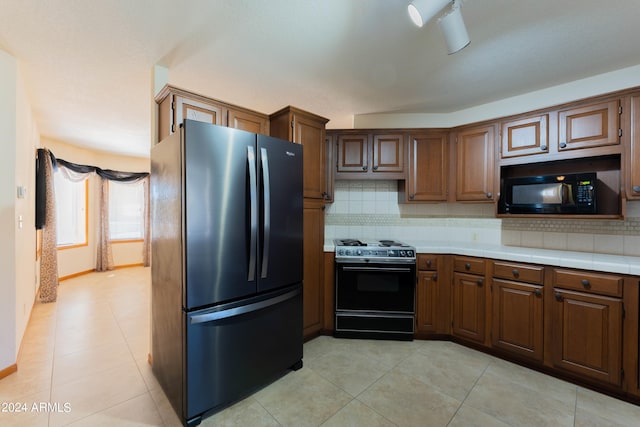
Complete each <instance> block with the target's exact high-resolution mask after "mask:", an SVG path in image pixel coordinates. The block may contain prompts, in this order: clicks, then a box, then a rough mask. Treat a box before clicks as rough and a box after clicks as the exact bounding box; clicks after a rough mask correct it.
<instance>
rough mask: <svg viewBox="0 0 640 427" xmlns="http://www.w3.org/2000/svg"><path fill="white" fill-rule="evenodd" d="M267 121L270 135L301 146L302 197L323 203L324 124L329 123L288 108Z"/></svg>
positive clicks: (326, 120)
mask: <svg viewBox="0 0 640 427" xmlns="http://www.w3.org/2000/svg"><path fill="white" fill-rule="evenodd" d="M269 118H270V124H269V127H270V133H271V136H275V137H276V138H281V139H286V140H287V141H291V142H295V143H296V144H302V145H303V146H304V160H303V170H304V184H303V187H304V197H305V198H311V199H322V200H325V198H326V195H327V192H326V190H325V186H326V176H325V160H326V159H325V147H326V139H325V135H326V131H325V124H326V123H327V122H328V121H329V120H328V119H325V118H324V117H320V116H317V115H315V114H312V113H309V112H307V111H304V110H300V109H298V108H295V107H291V106H289V107H285V108H283V109H282V110H280V111H277V112H275V113H273V114H271V116H269Z"/></svg>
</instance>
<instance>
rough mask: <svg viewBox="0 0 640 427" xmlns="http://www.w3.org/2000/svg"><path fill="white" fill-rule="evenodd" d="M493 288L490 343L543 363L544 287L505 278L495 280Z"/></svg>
mask: <svg viewBox="0 0 640 427" xmlns="http://www.w3.org/2000/svg"><path fill="white" fill-rule="evenodd" d="M491 286H492V291H491V292H492V295H493V313H492V314H493V325H492V333H491V344H492V345H493V346H494V347H497V348H500V349H503V350H508V351H509V352H512V353H515V354H518V355H521V356H525V357H528V358H530V359H532V360H535V361H539V362H541V361H542V358H543V341H544V335H543V334H544V323H543V315H544V310H543V308H544V305H543V300H544V299H543V296H542V290H543V288H542V286H540V285H532V284H529V283H522V282H514V281H511V280H502V279H493V283H492V284H491Z"/></svg>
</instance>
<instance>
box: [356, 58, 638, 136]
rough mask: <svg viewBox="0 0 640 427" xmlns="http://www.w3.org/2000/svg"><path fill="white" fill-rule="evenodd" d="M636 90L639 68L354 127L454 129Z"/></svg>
mask: <svg viewBox="0 0 640 427" xmlns="http://www.w3.org/2000/svg"><path fill="white" fill-rule="evenodd" d="M635 86H640V65H635V66H633V67H628V68H623V69H621V70H616V71H612V72H609V73H605V74H599V75H597V76H593V77H588V78H585V79H581V80H576V81H573V82H570V83H566V84H562V85H558V86H553V87H550V88H547V89H542V90H538V91H535V92H529V93H526V94H523V95H519V96H514V97H511V98H506V99H501V100H499V101H496V102H490V103H488V104H483V105H478V106H475V107H472V108H467V109H464V110H460V111H454V112H451V113H444V114H427V113H398V114H394V113H388V114H385V113H379V114H359V115H356V116H354V127H355V128H360V129H380V128H396V127H397V128H421V127H426V128H437V127H445V128H448V127H455V126H460V125H465V124H469V123H475V122H481V121H484V120H491V119H496V118H500V117H506V116H510V115H514V114H520V113H526V112H527V111H533V110H537V109H541V108H547V107H550V106H553V105H558V104H562V103H565V102H572V101H576V100H579V99H583V98H588V97H591V96H597V95H602V94H605V93H609V92H615V91H617V90H622V89H627V88H631V87H635Z"/></svg>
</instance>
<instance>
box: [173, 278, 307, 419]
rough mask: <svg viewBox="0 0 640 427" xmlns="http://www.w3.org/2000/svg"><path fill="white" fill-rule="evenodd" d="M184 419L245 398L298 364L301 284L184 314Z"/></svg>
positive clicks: (196, 416)
mask: <svg viewBox="0 0 640 427" xmlns="http://www.w3.org/2000/svg"><path fill="white" fill-rule="evenodd" d="M185 316H186V318H185V327H186V337H185V340H186V342H185V349H186V364H185V369H186V376H185V391H186V396H185V407H184V408H183V411H184V414H183V416H184V418H185V419H186V420H187V422H188V423H189V424H191V422H189V420H191V419H193V418H199V417H200V416H202V415H203V414H204V413H206V412H209V411H212V412H213V411H216V410H218V409H221V408H222V407H224V406H226V405H228V404H230V403H232V402H234V401H236V400H238V399H240V398H242V397H244V396H247V395H248V394H249V393H251V392H252V391H255V390H256V389H257V388H259V387H262V386H264V385H266V384H268V383H269V382H270V381H272V380H274V379H275V378H277V377H278V376H279V375H280V374H282V373H283V372H284V371H286V370H287V369H289V368H291V367H293V366H295V365H297V364H299V362H300V361H301V360H302V285H301V284H297V285H295V286H293V287H290V288H286V289H283V290H281V291H278V292H274V293H271V294H269V295H267V296H265V297H264V298H263V299H262V300H258V301H256V300H255V298H254V299H252V300H251V301H249V302H248V303H247V304H245V305H237V304H235V306H233V307H231V308H229V309H227V310H224V309H223V310H217V311H213V312H212V311H207V310H202V311H197V312H192V313H186V314H185Z"/></svg>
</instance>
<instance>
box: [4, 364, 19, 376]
mask: <svg viewBox="0 0 640 427" xmlns="http://www.w3.org/2000/svg"><path fill="white" fill-rule="evenodd" d="M17 371H18V365H17V364H15V363H14V364H13V365H10V366H7V367H6V368H4V369H3V370H1V371H0V380H1V379H3V378H5V377H8V376H9V375H11V374H13V373H14V372H17Z"/></svg>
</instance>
